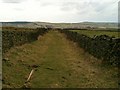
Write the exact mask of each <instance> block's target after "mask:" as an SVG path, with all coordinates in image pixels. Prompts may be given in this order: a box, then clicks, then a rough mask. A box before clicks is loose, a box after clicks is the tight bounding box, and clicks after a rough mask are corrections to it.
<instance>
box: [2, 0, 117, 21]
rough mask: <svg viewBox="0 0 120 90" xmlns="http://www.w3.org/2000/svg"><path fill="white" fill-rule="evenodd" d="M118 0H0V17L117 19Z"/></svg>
mask: <svg viewBox="0 0 120 90" xmlns="http://www.w3.org/2000/svg"><path fill="white" fill-rule="evenodd" d="M118 1H119V0H0V21H44V22H81V21H98V22H99V21H102V22H104V21H106V22H107V21H108V22H109V21H110V22H117V18H118Z"/></svg>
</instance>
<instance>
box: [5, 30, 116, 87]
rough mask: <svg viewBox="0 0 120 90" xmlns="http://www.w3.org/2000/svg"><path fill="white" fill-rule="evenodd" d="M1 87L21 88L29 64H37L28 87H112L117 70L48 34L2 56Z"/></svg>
mask: <svg viewBox="0 0 120 90" xmlns="http://www.w3.org/2000/svg"><path fill="white" fill-rule="evenodd" d="M4 58H6V60H4V61H3V81H4V84H3V87H21V86H22V85H23V84H24V82H25V81H26V79H27V77H28V75H29V73H30V71H31V69H32V67H31V66H32V65H39V67H38V68H37V70H36V71H35V72H34V73H33V75H32V78H31V81H30V82H29V84H28V86H29V87H31V88H40V87H48V88H65V87H68V88H75V87H77V88H78V87H80V88H114V87H117V76H116V73H117V72H115V71H117V69H109V68H108V67H101V64H100V63H101V62H99V61H98V60H97V59H96V58H94V57H93V56H91V55H89V54H88V53H86V52H84V50H83V49H81V48H78V47H77V45H76V44H75V43H73V42H71V41H69V40H67V39H66V38H65V35H64V34H61V33H59V32H58V31H50V32H49V33H47V34H45V35H44V36H43V37H39V39H38V40H37V41H35V42H33V43H30V44H25V45H22V46H19V47H16V48H12V49H11V50H10V51H9V52H8V53H6V55H5V56H4Z"/></svg>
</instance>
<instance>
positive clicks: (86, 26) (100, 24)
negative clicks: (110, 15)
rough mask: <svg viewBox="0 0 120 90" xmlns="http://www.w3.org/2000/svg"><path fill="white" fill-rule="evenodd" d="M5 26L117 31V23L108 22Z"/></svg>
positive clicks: (22, 23)
mask: <svg viewBox="0 0 120 90" xmlns="http://www.w3.org/2000/svg"><path fill="white" fill-rule="evenodd" d="M2 25H3V26H13V27H26V28H37V27H44V28H48V27H50V28H76V29H77V28H78V29H109V28H112V29H117V28H118V24H117V23H106V22H81V23H48V22H2Z"/></svg>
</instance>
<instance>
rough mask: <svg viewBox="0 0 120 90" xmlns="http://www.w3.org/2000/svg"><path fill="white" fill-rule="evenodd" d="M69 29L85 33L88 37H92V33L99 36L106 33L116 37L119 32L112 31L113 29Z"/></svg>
mask: <svg viewBox="0 0 120 90" xmlns="http://www.w3.org/2000/svg"><path fill="white" fill-rule="evenodd" d="M71 31H74V32H78V33H80V34H84V35H87V36H89V37H93V36H94V35H97V36H100V35H108V36H111V37H115V38H118V37H119V34H120V32H114V31H102V30H101V31H100V30H99V31H97V30H71Z"/></svg>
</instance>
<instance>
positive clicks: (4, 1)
mask: <svg viewBox="0 0 120 90" xmlns="http://www.w3.org/2000/svg"><path fill="white" fill-rule="evenodd" d="M23 1H24V0H3V3H21V2H23Z"/></svg>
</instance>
